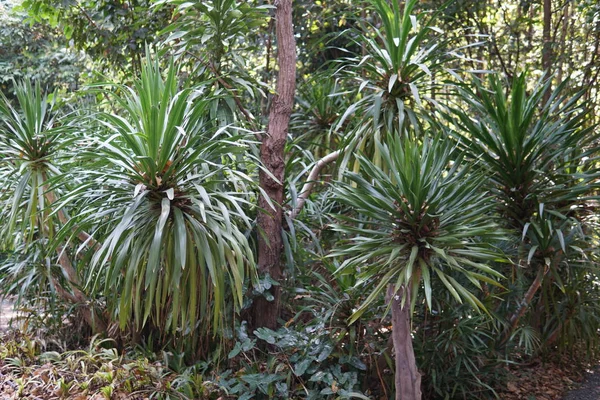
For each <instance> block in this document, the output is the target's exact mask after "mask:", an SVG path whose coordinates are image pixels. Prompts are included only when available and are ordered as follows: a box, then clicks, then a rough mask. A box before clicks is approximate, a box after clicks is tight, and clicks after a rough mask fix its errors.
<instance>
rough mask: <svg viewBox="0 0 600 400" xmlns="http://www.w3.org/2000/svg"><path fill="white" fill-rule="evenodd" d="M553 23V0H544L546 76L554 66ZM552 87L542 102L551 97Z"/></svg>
mask: <svg viewBox="0 0 600 400" xmlns="http://www.w3.org/2000/svg"><path fill="white" fill-rule="evenodd" d="M551 25H552V0H544V26H543V28H542V38H543V44H542V69H543V70H544V73H545V74H546V78H550V71H551V68H552V39H551V37H550V28H551ZM551 92H552V91H551V90H550V88H548V90H546V92H545V93H544V97H543V99H542V104H546V103H547V102H548V100H549V99H550V94H551Z"/></svg>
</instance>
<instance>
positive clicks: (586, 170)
mask: <svg viewBox="0 0 600 400" xmlns="http://www.w3.org/2000/svg"><path fill="white" fill-rule="evenodd" d="M474 83H475V87H474V89H469V88H466V87H463V88H462V89H461V90H460V94H461V98H462V99H464V100H465V101H466V102H467V104H468V106H469V110H467V111H465V110H460V109H455V110H453V113H452V115H449V116H447V117H448V119H449V120H450V121H452V122H453V123H454V124H455V125H456V126H457V127H458V128H459V129H458V130H457V131H456V132H455V136H456V138H457V139H458V140H459V141H460V144H461V146H464V149H465V151H467V152H468V153H469V154H470V156H471V157H472V159H478V160H481V162H480V165H481V166H482V167H483V168H486V169H487V173H488V174H489V177H490V180H491V181H492V183H493V186H492V188H493V189H494V190H495V194H496V195H497V196H498V198H499V200H500V202H499V204H500V211H501V213H502V214H503V215H504V216H505V217H506V219H507V222H508V223H509V225H511V226H512V227H514V228H517V229H522V227H523V226H524V225H525V223H527V222H528V220H529V218H531V217H532V216H533V215H534V213H536V212H537V210H538V204H539V203H545V204H546V206H547V207H553V208H555V207H558V209H559V210H560V211H562V212H569V207H571V206H572V205H574V204H580V203H581V200H583V199H584V198H585V196H587V195H589V194H590V193H591V192H592V191H593V190H594V189H595V188H596V187H597V183H596V182H597V178H598V176H599V175H598V169H597V167H595V166H594V165H593V163H594V161H593V157H594V156H596V152H597V151H596V147H597V146H595V145H594V142H595V141H596V140H597V138H598V134H597V133H595V132H594V131H593V127H586V126H584V122H585V116H586V111H585V109H584V107H582V106H581V104H580V102H579V99H580V97H581V93H578V94H575V95H569V94H567V93H566V90H565V88H566V83H565V82H563V83H562V84H561V85H559V87H557V88H556V89H555V90H554V91H553V92H552V95H551V97H550V99H549V101H548V102H547V103H546V104H545V105H544V106H543V107H540V104H541V102H542V98H543V95H544V93H545V92H546V91H547V90H550V83H551V82H549V81H543V80H541V81H538V82H537V83H536V84H535V86H534V87H533V90H531V91H530V92H528V87H527V75H526V74H521V75H519V76H518V77H515V79H514V80H513V84H512V88H511V89H510V91H508V94H506V90H505V87H504V85H503V84H502V82H501V80H500V79H498V77H496V76H490V77H489V80H488V85H484V83H483V82H481V81H479V80H475V81H474ZM565 206H566V207H565Z"/></svg>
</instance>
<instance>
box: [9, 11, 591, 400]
mask: <svg viewBox="0 0 600 400" xmlns="http://www.w3.org/2000/svg"><path fill="white" fill-rule="evenodd" d="M22 5H23V9H24V10H26V11H27V12H28V13H29V15H30V18H31V19H32V20H33V21H46V22H47V23H50V24H51V25H52V26H55V27H56V28H59V29H62V31H63V32H64V35H65V37H64V38H63V39H61V38H57V39H56V42H55V43H56V44H55V45H54V46H56V48H60V49H62V47H61V46H65V44H64V43H65V41H66V40H71V43H72V45H73V46H74V47H76V48H78V49H80V51H81V52H82V53H69V54H81V60H85V62H84V63H83V64H81V68H82V70H85V71H87V72H86V73H85V74H82V75H81V76H80V77H79V78H78V79H80V80H81V79H83V80H84V81H83V82H82V83H84V84H85V85H83V86H85V88H84V89H82V90H77V91H75V89H78V88H77V87H75V86H73V85H71V86H70V87H68V86H66V85H62V86H61V87H62V89H61V90H62V92H61V93H55V94H49V95H45V94H44V93H50V92H51V91H52V90H53V89H54V87H53V86H51V85H48V84H47V83H45V82H44V80H36V83H28V81H25V83H16V84H14V86H8V85H7V86H6V88H4V89H3V90H4V91H6V93H7V94H6V95H5V96H4V97H3V98H2V104H1V105H0V121H1V123H0V145H1V146H2V148H4V151H2V153H1V155H0V172H1V175H0V179H1V180H2V183H3V187H4V188H5V189H4V190H3V191H2V192H0V200H1V201H2V202H3V204H4V206H3V207H2V213H3V215H4V216H5V218H2V222H1V223H0V227H1V232H2V246H3V248H2V250H3V252H4V253H5V254H6V255H7V256H6V259H5V260H4V261H3V267H2V268H3V274H4V275H3V283H4V286H3V287H5V288H7V289H5V290H6V292H7V293H20V294H21V295H22V302H23V303H35V306H36V307H38V308H40V307H41V308H42V309H48V310H50V311H51V312H50V313H49V314H50V315H56V314H57V312H58V310H59V309H61V308H62V309H63V310H64V312H65V315H68V316H71V318H72V319H75V320H77V316H78V315H81V316H83V317H84V320H85V321H86V325H87V328H82V330H81V333H82V336H85V334H86V333H87V332H89V330H90V329H93V330H95V331H101V332H104V333H106V334H107V335H108V336H110V337H113V338H115V339H117V341H118V343H119V344H120V345H122V346H124V347H127V346H129V345H132V344H139V345H141V346H144V347H145V348H146V349H148V350H149V351H155V352H156V351H165V352H171V353H178V354H181V359H182V360H185V361H186V362H188V363H192V362H195V361H198V360H202V361H203V362H206V361H207V360H211V361H213V362H210V363H205V364H202V365H203V367H202V372H201V373H204V374H210V373H214V374H215V376H220V378H218V379H217V378H215V390H218V389H219V388H222V389H226V390H227V391H228V392H229V393H233V394H235V393H238V394H240V396H242V397H243V395H242V394H243V393H248V395H250V394H256V395H257V396H283V397H294V396H305V395H306V396H308V397H311V396H312V398H319V396H321V397H327V396H338V395H339V396H346V397H352V396H364V395H367V396H372V397H375V396H379V397H388V398H389V397H390V396H391V393H392V392H393V390H394V389H393V386H394V385H393V384H392V382H393V379H391V376H390V374H387V373H386V372H385V371H386V370H393V365H394V362H393V358H394V357H393V356H392V354H394V353H393V351H392V347H391V346H390V345H388V344H387V339H388V337H389V335H390V328H391V326H390V324H391V322H390V316H389V315H388V313H387V312H386V310H387V309H388V307H391V308H392V311H393V312H392V321H393V325H394V328H393V329H396V327H397V326H399V325H398V324H399V323H400V322H404V324H403V326H404V329H405V334H404V335H403V337H404V338H405V339H406V338H409V337H410V336H411V335H412V336H413V337H414V340H413V341H412V342H411V341H408V342H407V341H404V342H402V343H401V342H400V341H399V339H398V337H396V342H395V343H394V345H395V347H396V350H398V349H400V348H401V345H409V344H410V345H411V346H413V345H414V353H415V357H416V364H417V365H418V366H419V368H420V371H416V369H414V365H413V372H414V374H413V375H414V376H417V375H419V374H420V375H422V385H415V387H414V388H413V389H414V390H412V394H404V395H403V394H402V391H403V390H402V387H401V385H398V388H400V389H399V390H397V391H396V396H399V397H398V398H418V397H419V395H418V394H417V393H418V392H419V391H421V392H422V393H423V397H426V398H446V397H448V398H485V397H486V396H489V397H492V396H493V395H494V392H493V391H494V382H495V381H497V382H500V381H501V379H502V377H500V376H496V375H494V373H495V372H497V371H498V369H494V367H495V366H496V365H497V363H498V362H499V361H498V360H503V361H512V360H515V359H517V358H518V357H527V356H534V355H538V354H540V353H544V352H551V351H555V350H556V349H557V348H563V347H571V348H573V347H575V346H578V345H580V344H581V343H585V344H587V345H592V344H595V343H596V341H597V337H596V336H597V333H596V332H597V328H598V318H597V317H598V313H597V311H598V310H597V306H596V304H597V303H596V302H595V300H596V298H597V293H598V289H597V285H596V284H595V281H596V270H595V266H596V250H595V249H596V248H597V234H596V223H597V221H596V217H595V212H596V208H597V200H596V196H597V191H598V188H597V185H598V168H597V165H596V164H597V159H596V157H597V133H596V132H597V129H596V124H597V118H598V117H597V115H596V114H595V112H594V111H593V110H594V108H595V106H596V104H597V101H598V92H597V79H596V78H597V77H596V73H595V71H596V69H595V68H596V67H597V63H598V60H597V56H596V53H597V47H598V43H597V42H598V40H596V39H597V38H598V35H596V31H597V30H598V29H597V26H596V25H597V23H596V22H597V20H598V15H599V14H598V13H599V12H600V10H599V9H598V7H597V6H596V5H595V4H594V3H592V2H590V3H589V4H588V3H585V2H566V3H560V4H558V2H552V1H550V2H545V3H544V5H542V4H538V3H532V2H502V3H495V2H493V1H490V2H488V3H482V2H471V1H456V2H452V3H449V4H447V5H445V6H443V7H442V5H441V4H437V2H435V1H431V2H416V1H412V0H409V1H407V2H401V3H399V2H395V1H394V2H388V1H386V0H371V1H368V2H364V3H361V4H357V3H355V2H348V1H343V0H339V1H332V2H314V3H313V2H311V4H307V3H306V2H293V3H292V2H289V1H283V0H282V1H277V2H274V3H273V4H269V3H267V2H262V1H255V2H236V1H233V0H212V1H206V2H180V1H157V2H155V3H146V2H126V3H123V2H116V3H115V2H112V3H111V2H76V3H70V2H66V3H65V2H53V1H48V0H43V1H41V0H40V1H38V0H29V1H26V2H24V3H23V4H22ZM548 10H550V11H551V12H550V14H548ZM548 15H549V17H548ZM580 22H581V23H580ZM292 23H295V24H296V25H295V26H294V25H292ZM34 26H35V25H34ZM21 28H22V27H21V26H19V29H21ZM582 38H587V39H586V40H581V39H582ZM144 43H148V47H147V48H144V47H143V44H144ZM27 46H28V45H23V46H15V47H11V48H10V50H9V51H10V52H13V53H14V57H13V58H18V57H24V56H26V53H25V52H24V51H22V50H21V49H24V48H27ZM296 46H297V47H296ZM296 48H297V49H300V50H301V51H299V52H298V51H296ZM3 51H4V50H3ZM61 51H63V50H61ZM64 51H66V50H64ZM83 54H85V58H84V57H83ZM586 54H587V56H586ZM296 56H298V57H297V58H296ZM78 57H79V56H78ZM548 60H551V61H552V62H549V61H548ZM548 66H552V70H551V71H545V69H547V67H548ZM58 67H59V68H60V65H58ZM99 71H101V72H102V73H103V74H104V77H103V78H102V79H101V80H100V79H98V78H97V77H96V76H95V75H94V74H95V73H96V72H99ZM23 75H27V74H23ZM567 76H569V77H570V79H566V78H567ZM82 77H83V78H82ZM34 80H35V79H34ZM6 81H8V80H6ZM11 82H12V81H11ZM107 82H108V83H107ZM296 82H298V87H299V89H298V90H297V91H296V90H295V86H296ZM10 85H13V84H12V83H11V84H10ZM79 86H81V85H79ZM12 90H14V91H15V92H16V94H17V96H16V98H15V97H12V95H11V93H12V92H11V91H12ZM66 96H69V97H68V98H69V99H71V102H70V104H68V105H65V104H64V103H63V102H62V101H61V100H62V99H64V98H66ZM290 120H291V122H290ZM336 178H337V179H336ZM498 227H501V229H500V228H498ZM255 266H257V267H258V269H256V268H255ZM482 271H483V273H482ZM384 289H386V290H384ZM388 289H389V290H388ZM386 291H389V296H388V298H387V299H386V296H385V295H384V292H386ZM420 293H423V294H424V296H421V295H420ZM409 294H410V296H409ZM395 295H398V298H397V299H396V298H395ZM463 302H464V303H465V304H463ZM57 304H60V305H62V306H59V307H57ZM280 305H281V306H280ZM58 319H59V320H61V321H63V320H64V318H62V316H61V317H60V318H58ZM52 321H53V320H52V319H46V320H44V321H43V322H44V324H46V325H47V326H50V325H52V324H51V323H52ZM54 321H55V320H54ZM324 321H327V323H325V322H324ZM407 321H410V322H411V324H408V323H407ZM71 326H73V325H71ZM396 332H397V330H396ZM557 346H558V347H557ZM264 349H268V351H267V352H263V351H264ZM408 353H412V352H411V351H409V352H408ZM396 354H397V355H396V360H395V361H396V363H397V364H396V365H397V369H398V370H399V369H400V365H402V361H403V357H401V356H400V355H398V353H396ZM196 367H198V364H197V365H196ZM198 368H199V367H198ZM223 368H232V369H235V370H236V371H240V370H243V371H245V373H243V374H234V375H227V374H226V373H225V374H221V372H223V371H222V370H223ZM190 373H192V372H190ZM193 373H194V374H199V373H200V372H199V371H198V370H195V372H193ZM207 376H208V375H207ZM200 380H201V381H202V379H200ZM415 383H416V381H415ZM198 390H199V389H198ZM300 393H303V394H302V395H301V394H300ZM361 393H362V394H361ZM197 396H200V395H199V394H198V395H197Z"/></svg>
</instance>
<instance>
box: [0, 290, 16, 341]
mask: <svg viewBox="0 0 600 400" xmlns="http://www.w3.org/2000/svg"><path fill="white" fill-rule="evenodd" d="M13 306H14V303H13V301H12V300H11V299H9V298H2V299H1V300H0V333H1V332H5V331H6V330H8V328H9V327H10V321H11V319H13V318H14V317H16V316H17V313H16V311H15V310H14V307H13Z"/></svg>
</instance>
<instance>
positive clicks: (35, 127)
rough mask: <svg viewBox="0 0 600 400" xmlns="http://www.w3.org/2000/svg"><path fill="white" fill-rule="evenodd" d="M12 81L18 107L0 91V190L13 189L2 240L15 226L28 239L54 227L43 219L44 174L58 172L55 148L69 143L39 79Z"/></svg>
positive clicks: (46, 204) (45, 201)
mask: <svg viewBox="0 0 600 400" xmlns="http://www.w3.org/2000/svg"><path fill="white" fill-rule="evenodd" d="M14 87H15V93H16V97H17V102H18V106H19V107H18V108H16V107H14V106H13V105H12V104H11V103H10V101H9V100H8V99H7V98H6V97H5V96H4V94H2V93H0V124H1V125H0V129H1V130H0V133H1V136H0V146H1V149H2V151H1V152H0V154H1V155H0V157H1V159H0V160H1V161H2V167H3V174H2V178H3V183H4V185H3V187H4V190H3V192H4V193H12V194H13V195H12V198H11V199H10V200H8V199H7V200H8V201H9V204H7V205H8V206H9V207H3V209H4V210H9V214H8V222H7V223H5V224H3V228H4V229H3V240H4V242H5V243H9V245H10V243H11V242H14V240H15V239H17V238H16V237H15V233H16V230H17V231H18V232H19V235H18V236H19V238H18V239H20V240H27V239H28V238H29V239H31V238H32V237H33V235H34V233H35V232H38V231H39V233H40V234H43V233H44V231H45V233H48V234H51V232H52V231H53V229H54V228H55V226H54V225H53V224H52V223H51V222H50V221H47V218H48V217H49V214H50V209H49V206H51V205H52V201H49V199H48V193H45V192H46V191H47V189H48V187H47V185H48V180H49V179H50V178H52V176H55V175H57V173H59V170H58V168H57V166H56V164H57V155H58V153H59V151H61V150H64V149H65V148H67V147H68V145H69V140H66V139H65V136H66V135H65V133H66V132H67V131H68V129H69V128H68V126H65V125H62V124H61V123H60V122H59V121H58V119H57V117H56V114H55V113H54V112H53V110H52V109H53V104H52V103H50V102H49V101H48V98H47V96H45V95H44V94H43V93H42V90H41V87H40V85H39V83H36V84H35V85H33V84H32V83H31V82H29V81H25V82H16V83H14ZM17 224H18V225H19V227H18V228H17Z"/></svg>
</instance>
